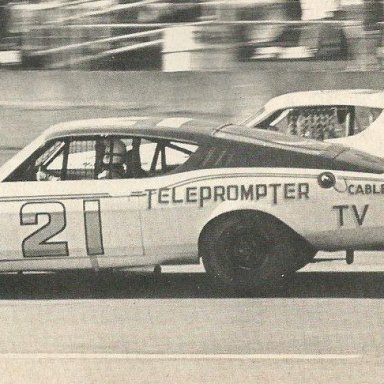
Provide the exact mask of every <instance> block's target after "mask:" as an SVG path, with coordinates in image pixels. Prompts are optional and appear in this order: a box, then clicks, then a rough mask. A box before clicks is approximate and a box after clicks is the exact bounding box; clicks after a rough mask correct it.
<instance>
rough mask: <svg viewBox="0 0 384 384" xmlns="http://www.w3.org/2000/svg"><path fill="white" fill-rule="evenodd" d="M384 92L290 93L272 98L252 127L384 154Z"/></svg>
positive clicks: (251, 121) (250, 121) (249, 123)
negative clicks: (383, 144)
mask: <svg viewBox="0 0 384 384" xmlns="http://www.w3.org/2000/svg"><path fill="white" fill-rule="evenodd" d="M383 110H384V92H383V91H378V90H372V89H347V90H323V91H304V92H293V93H287V94H284V95H281V96H277V97H274V98H272V99H271V100H269V101H268V102H267V103H266V104H265V106H264V107H263V108H262V109H261V110H260V111H258V112H257V113H256V114H255V115H254V116H251V117H250V118H248V119H247V120H246V121H244V122H242V124H245V125H246V126H248V127H254V128H260V129H268V130H272V131H277V132H281V133H285V134H289V135H296V136H303V137H307V138H312V139H315V140H326V141H332V142H338V143H341V144H345V145H347V146H349V147H353V148H356V149H358V150H363V151H366V152H369V153H370V154H374V155H375V156H380V157H384V150H383V146H382V142H383V140H384V114H383Z"/></svg>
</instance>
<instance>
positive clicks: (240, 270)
mask: <svg viewBox="0 0 384 384" xmlns="http://www.w3.org/2000/svg"><path fill="white" fill-rule="evenodd" d="M383 172H384V161H382V160H381V159H379V158H376V157H372V156H370V155H368V154H365V153H361V152H358V151H355V150H352V149H349V148H346V147H343V146H340V145H335V144H331V143H324V142H319V141H314V140H308V139H305V138H301V137H294V136H287V135H282V134H279V133H275V132H269V131H263V130H257V129H253V128H248V127H245V126H235V125H223V126H221V127H217V126H216V125H215V124H212V123H209V122H205V121H198V120H192V119H188V118H166V119H160V118H145V117H137V118H135V117H129V118H113V119H94V120H83V121H75V122H69V123H61V124H58V125H56V126H54V127H52V128H50V129H49V130H47V131H45V132H44V133H43V134H42V135H41V136H40V137H38V138H37V139H36V140H35V141H33V142H32V143H30V144H29V145H28V146H27V147H25V148H24V149H23V150H22V151H21V152H19V153H18V154H17V155H15V156H14V157H13V158H12V159H10V160H9V161H8V162H6V163H5V164H4V165H3V166H2V167H1V169H0V180H1V185H0V212H1V214H0V226H1V228H2V237H1V240H0V270H1V271H24V270H27V271H31V270H32V271H34V270H61V269H86V268H89V269H94V270H99V269H102V268H130V267H132V268H133V267H139V266H143V267H144V266H156V265H161V264H187V263H199V259H200V258H202V260H203V263H204V266H205V268H206V271H207V273H208V274H209V276H210V277H211V278H212V279H213V280H215V281H217V282H219V283H220V284H222V285H224V286H229V287H233V288H240V289H243V288H246V289H254V288H257V287H260V286H262V285H264V284H268V283H271V282H274V281H276V280H278V279H280V278H281V277H282V276H286V275H288V274H290V273H293V272H294V271H296V270H298V269H300V268H301V267H303V266H304V265H306V264H307V263H308V262H310V261H311V260H312V259H313V257H314V256H315V254H316V252H317V251H318V250H326V251H334V250H355V249H383V248H384V235H383V233H384V224H383V217H382V216H383V211H382V200H383V197H384V175H383Z"/></svg>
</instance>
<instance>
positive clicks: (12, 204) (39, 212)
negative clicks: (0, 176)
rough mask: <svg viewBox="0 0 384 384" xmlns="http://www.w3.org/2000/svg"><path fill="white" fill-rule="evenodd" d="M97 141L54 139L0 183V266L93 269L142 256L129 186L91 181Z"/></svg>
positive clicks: (135, 205)
mask: <svg viewBox="0 0 384 384" xmlns="http://www.w3.org/2000/svg"><path fill="white" fill-rule="evenodd" d="M102 140H104V139H102V138H101V137H83V138H77V139H76V138H63V139H57V140H54V141H52V142H50V143H47V144H46V145H45V147H44V148H42V149H39V150H38V152H37V153H35V154H33V155H32V156H31V158H30V159H28V160H27V162H25V164H22V165H21V167H19V168H18V169H16V170H15V172H14V173H13V174H12V175H11V176H10V177H8V179H7V180H6V181H4V182H3V183H1V187H0V188H1V199H0V212H1V215H0V225H1V227H2V228H4V230H3V241H0V261H3V263H0V268H1V266H3V267H2V268H3V269H8V270H14V269H66V268H90V267H91V268H94V269H98V268H103V267H113V266H116V265H117V266H121V265H123V264H124V263H128V264H130V263H132V262H133V261H132V260H131V261H127V260H128V259H129V257H137V256H141V255H142V254H143V246H142V240H141V231H140V217H139V212H138V201H137V197H135V196H131V195H130V194H129V193H127V191H129V190H131V189H134V184H135V181H134V180H128V179H127V180H114V179H106V180H100V179H98V178H97V171H98V170H97V167H98V164H99V163H100V159H99V158H98V157H99V155H98V145H99V143H100V142H101V141H102ZM131 184H133V185H131ZM124 265H125V264H124Z"/></svg>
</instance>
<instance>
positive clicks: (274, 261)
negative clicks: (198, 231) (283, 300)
mask: <svg viewBox="0 0 384 384" xmlns="http://www.w3.org/2000/svg"><path fill="white" fill-rule="evenodd" d="M200 254H201V256H202V260H203V264H204V268H205V270H206V272H207V274H208V275H209V276H210V278H212V279H213V281H214V282H215V284H216V286H219V287H220V288H226V289H228V288H229V289H231V290H236V291H237V292H241V293H251V292H255V291H261V290H262V291H270V290H273V289H276V288H279V287H281V286H282V284H283V285H284V279H285V277H286V276H291V275H292V273H294V272H295V271H297V270H298V269H300V268H302V267H303V266H304V265H306V264H307V263H308V262H310V261H311V259H313V257H314V256H315V254H316V250H315V249H314V248H312V247H311V246H310V245H309V244H308V243H307V242H306V241H305V240H304V239H302V238H301V237H300V236H299V235H298V234H297V233H296V232H294V231H293V230H292V229H290V228H289V227H287V226H286V225H285V224H283V223H282V222H280V221H279V220H277V219H276V218H274V217H272V216H270V215H267V214H264V213H261V212H260V213H259V212H257V213H252V212H248V211H241V212H238V213H235V214H228V215H223V216H221V217H219V218H217V219H215V220H214V221H213V222H212V223H209V224H208V227H206V228H205V230H204V232H203V233H202V236H201V241H200Z"/></svg>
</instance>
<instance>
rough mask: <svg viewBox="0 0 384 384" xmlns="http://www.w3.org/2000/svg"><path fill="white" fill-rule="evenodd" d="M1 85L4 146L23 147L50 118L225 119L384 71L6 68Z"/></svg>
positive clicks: (378, 78)
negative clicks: (291, 94)
mask: <svg viewBox="0 0 384 384" xmlns="http://www.w3.org/2000/svg"><path fill="white" fill-rule="evenodd" d="M0 84H1V90H2V92H1V96H0V109H1V119H0V147H4V146H13V145H15V146H23V145H25V143H27V142H28V141H29V140H31V139H32V138H33V137H35V136H36V135H37V134H38V133H39V132H40V131H42V130H43V129H45V128H47V127H48V126H49V125H51V124H53V123H55V122H59V121H64V120H71V119H78V118H89V117H103V116H125V115H160V114H161V115H170V114H173V113H177V114H186V115H194V116H197V117H205V118H213V119H216V120H218V121H220V120H221V121H222V120H224V121H225V120H227V119H229V118H231V117H233V116H239V115H241V116H245V115H247V114H248V113H252V112H253V111H256V110H257V109H258V108H260V107H261V106H262V105H263V104H264V103H265V102H266V101H267V100H268V99H270V98H271V97H273V96H276V95H279V94H282V93H285V92H290V91H297V90H306V89H335V88H375V89H377V88H384V75H383V74H382V73H380V72H364V73H361V72H329V71H328V72H309V71H300V72H298V71H283V70H281V71H276V70H273V71H272V70H271V71H269V70H262V71H261V70H257V71H255V70H253V71H245V72H244V71H243V72H238V73H235V72H228V73H225V72H221V73H209V72H208V73H207V72H205V73H203V72H188V73H162V72H70V71H68V72H63V71H41V72H40V71H33V72H8V71H4V72H0ZM10 132H12V134H10Z"/></svg>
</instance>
